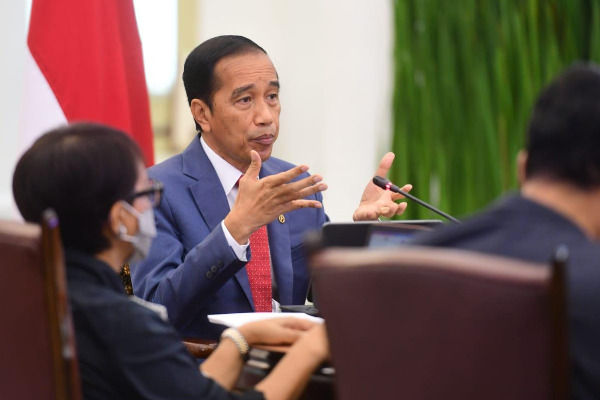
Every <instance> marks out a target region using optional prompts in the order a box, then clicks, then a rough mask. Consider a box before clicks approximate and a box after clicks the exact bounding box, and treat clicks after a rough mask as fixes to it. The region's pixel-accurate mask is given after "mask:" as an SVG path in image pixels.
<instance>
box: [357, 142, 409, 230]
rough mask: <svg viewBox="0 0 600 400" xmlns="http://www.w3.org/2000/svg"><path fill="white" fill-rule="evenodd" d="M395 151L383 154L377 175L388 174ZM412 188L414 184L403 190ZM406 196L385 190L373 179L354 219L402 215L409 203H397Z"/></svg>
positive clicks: (365, 219)
mask: <svg viewBox="0 0 600 400" xmlns="http://www.w3.org/2000/svg"><path fill="white" fill-rule="evenodd" d="M394 157H396V156H395V155H394V153H392V152H390V153H387V154H386V155H384V156H383V158H382V159H381V161H380V162H379V167H378V168H377V172H376V173H375V175H378V176H383V177H385V176H387V173H388V171H389V170H390V167H391V166H392V162H393V161H394ZM411 189H412V185H404V186H403V187H402V190H403V191H405V192H408V191H410V190H411ZM402 198H404V196H402V195H401V194H398V193H394V192H392V191H390V190H383V189H381V188H380V187H377V186H376V185H375V184H374V183H373V182H372V181H369V183H367V187H365V191H364V192H363V194H362V197H361V199H360V204H359V205H358V208H357V209H356V211H354V215H353V216H352V219H354V221H370V220H376V219H377V218H379V217H388V218H391V217H393V216H394V215H400V214H402V213H403V212H404V210H406V206H407V204H406V203H405V202H403V203H396V201H397V200H399V199H402Z"/></svg>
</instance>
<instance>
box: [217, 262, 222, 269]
mask: <svg viewBox="0 0 600 400" xmlns="http://www.w3.org/2000/svg"><path fill="white" fill-rule="evenodd" d="M219 268H223V261H219V262H218V263H217V269H219Z"/></svg>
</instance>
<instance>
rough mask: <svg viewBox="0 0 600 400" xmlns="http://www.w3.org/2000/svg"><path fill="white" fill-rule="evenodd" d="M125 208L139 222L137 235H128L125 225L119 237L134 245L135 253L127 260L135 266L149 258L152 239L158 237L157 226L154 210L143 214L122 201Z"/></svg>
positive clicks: (120, 230)
mask: <svg viewBox="0 0 600 400" xmlns="http://www.w3.org/2000/svg"><path fill="white" fill-rule="evenodd" d="M122 203H123V207H125V209H126V210H127V211H129V212H130V213H131V214H132V215H134V216H135V217H136V219H137V222H138V231H137V233H136V234H135V235H133V236H131V235H128V234H127V228H126V227H125V225H121V226H120V227H119V233H118V235H117V236H118V237H119V239H121V240H124V241H126V242H129V243H131V244H132V245H133V253H131V255H130V256H129V258H128V259H127V262H128V263H129V264H135V263H137V262H140V261H142V260H143V259H145V258H146V257H148V253H149V252H150V246H151V245H152V239H154V237H155V236H156V225H155V224H154V209H153V208H152V207H150V208H148V209H147V210H146V211H144V212H143V213H140V212H139V211H138V210H136V209H135V208H133V207H132V206H131V205H130V204H129V203H127V202H125V201H122Z"/></svg>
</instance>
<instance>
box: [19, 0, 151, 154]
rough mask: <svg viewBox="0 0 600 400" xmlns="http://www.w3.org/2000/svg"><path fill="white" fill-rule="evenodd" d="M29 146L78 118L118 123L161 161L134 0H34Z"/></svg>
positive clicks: (28, 80) (28, 98) (27, 126)
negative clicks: (153, 128)
mask: <svg viewBox="0 0 600 400" xmlns="http://www.w3.org/2000/svg"><path fill="white" fill-rule="evenodd" d="M27 45H28V49H29V52H28V55H27V57H28V59H27V63H26V64H27V75H26V79H25V80H26V93H25V99H26V103H25V112H24V120H23V121H22V122H23V124H22V126H23V135H22V146H23V148H26V147H29V145H30V144H31V143H32V142H33V141H34V140H35V139H36V138H37V137H39V136H40V135H41V134H42V133H43V132H44V131H46V130H48V129H51V128H54V127H56V126H57V125H59V124H64V123H66V122H75V121H93V122H100V123H104V124H106V125H110V126H112V127H115V128H118V129H120V130H122V131H124V132H126V133H127V134H129V135H131V136H132V137H133V139H134V140H135V141H136V142H137V143H138V144H139V146H140V147H141V149H142V151H143V153H144V155H145V157H146V162H147V164H148V165H152V164H153V163H154V150H153V142H152V127H151V123H150V106H149V101H148V91H147V87H146V79H145V77H144V64H143V60H142V45H141V42H140V37H139V34H138V29H137V24H136V20H135V11H134V8H133V2H132V0H33V5H32V9H31V20H30V23H29V36H28V38H27Z"/></svg>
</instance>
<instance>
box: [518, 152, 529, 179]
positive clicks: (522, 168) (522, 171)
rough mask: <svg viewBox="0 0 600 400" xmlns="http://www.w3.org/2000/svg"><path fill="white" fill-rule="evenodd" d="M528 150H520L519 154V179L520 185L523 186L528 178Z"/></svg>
mask: <svg viewBox="0 0 600 400" xmlns="http://www.w3.org/2000/svg"><path fill="white" fill-rule="evenodd" d="M526 166H527V150H519V154H517V179H518V180H519V186H523V184H524V183H525V180H527V172H526Z"/></svg>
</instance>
